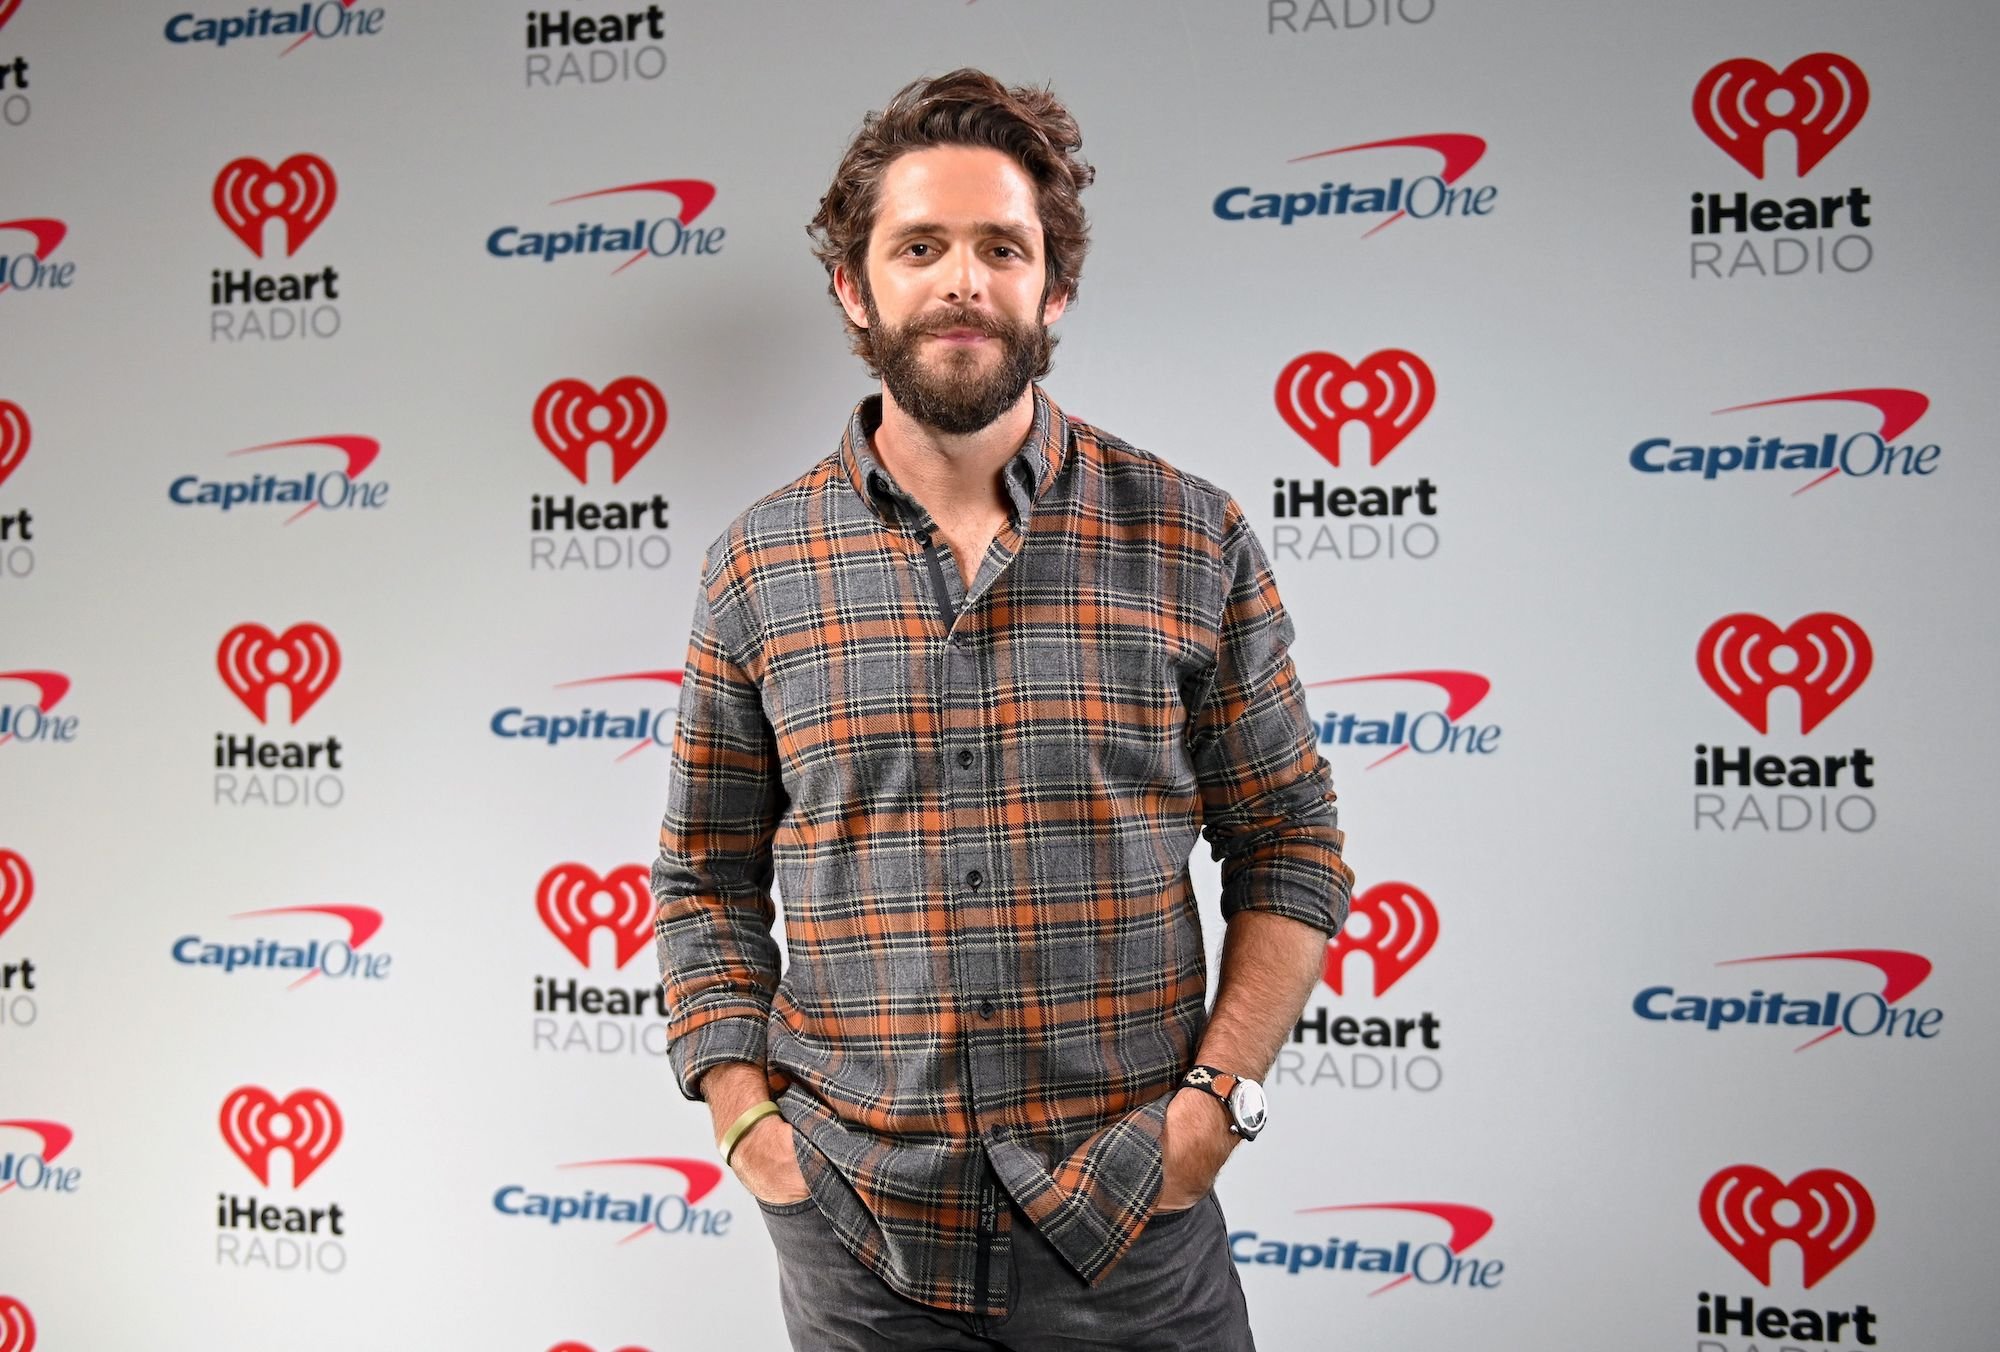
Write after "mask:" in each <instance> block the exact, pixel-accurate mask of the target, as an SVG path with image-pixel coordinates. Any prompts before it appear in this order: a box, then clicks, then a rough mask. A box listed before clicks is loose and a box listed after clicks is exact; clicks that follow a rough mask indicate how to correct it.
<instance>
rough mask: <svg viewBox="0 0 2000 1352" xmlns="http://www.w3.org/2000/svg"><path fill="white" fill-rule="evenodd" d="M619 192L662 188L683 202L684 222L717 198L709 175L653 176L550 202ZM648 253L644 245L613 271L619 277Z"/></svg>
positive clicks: (683, 223) (697, 214)
mask: <svg viewBox="0 0 2000 1352" xmlns="http://www.w3.org/2000/svg"><path fill="white" fill-rule="evenodd" d="M620 192H663V193H668V194H671V195H672V196H674V197H677V198H679V199H680V203H681V214H680V217H679V220H680V223H681V224H682V225H693V224H694V218H695V217H697V216H699V215H701V213H702V212H704V211H707V210H708V206H709V203H711V202H713V201H714V200H715V185H714V184H713V183H710V182H709V181H708V180H706V179H701V178H660V179H654V180H653V181H651V182H649V183H627V184H626V185H625V186H624V187H622V188H599V189H597V190H596V191H595V192H580V193H577V194H576V195H575V196H574V197H558V198H557V199H556V200H555V201H553V202H551V203H549V205H550V206H552V207H559V206H561V205H562V204H563V203H564V202H581V201H583V200H584V199H586V198H590V197H608V196H610V195H611V194H613V193H620ZM645 256H646V251H645V250H644V249H641V250H639V252H637V253H635V254H633V255H632V256H631V257H630V258H628V259H626V260H625V261H624V262H623V263H620V264H619V265H618V266H617V267H615V268H613V269H612V270H611V275H612V276H614V277H616V276H617V275H618V274H619V273H621V272H623V271H625V269H627V268H629V267H631V266H632V265H633V264H634V263H636V262H638V261H639V260H640V259H642V258H644V257H645Z"/></svg>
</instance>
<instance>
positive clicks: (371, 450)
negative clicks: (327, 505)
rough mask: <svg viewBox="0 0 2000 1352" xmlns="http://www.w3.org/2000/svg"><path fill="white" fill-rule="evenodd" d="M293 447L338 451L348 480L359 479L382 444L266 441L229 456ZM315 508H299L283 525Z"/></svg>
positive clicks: (309, 439) (372, 440) (319, 439)
mask: <svg viewBox="0 0 2000 1352" xmlns="http://www.w3.org/2000/svg"><path fill="white" fill-rule="evenodd" d="M293 446H326V447H330V448H331V449H333V450H336V451H339V452H340V453H341V454H342V455H344V456H346V457H347V477H348V478H349V479H358V478H360V477H361V472H362V471H363V470H365V469H367V468H368V467H369V466H370V465H372V464H374V463H375V457H376V456H378V455H380V454H382V443H381V442H379V441H377V440H376V439H375V438H374V437H346V436H333V437H299V438H297V439H296V440H293V441H267V442H265V443H264V444H263V445H262V446H245V447H244V448H243V449H242V450H240V451H231V452H230V454H231V455H252V454H255V453H256V452H258V451H280V450H285V449H287V448H289V447H293ZM317 506H319V504H318V503H317V502H309V503H307V504H306V505H305V506H303V507H301V508H299V510H298V511H296V512H293V513H292V514H291V515H290V516H288V517H286V518H285V524H286V525H287V526H289V525H291V524H292V523H293V522H294V521H297V520H298V519H299V518H300V517H302V516H304V515H305V514H306V513H307V512H310V511H311V510H312V509H313V508H315V507H317Z"/></svg>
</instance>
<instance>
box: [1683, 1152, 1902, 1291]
mask: <svg viewBox="0 0 2000 1352" xmlns="http://www.w3.org/2000/svg"><path fill="white" fill-rule="evenodd" d="M1701 1223H1702V1224H1703V1225H1705V1226H1707V1227H1708V1232H1709V1233H1710V1234H1711V1235H1714V1236H1715V1242H1716V1243H1718V1244H1720V1245H1721V1246H1722V1247H1723V1248H1725V1249H1727V1250H1729V1255H1730V1257H1732V1258H1734V1259H1735V1260H1736V1261H1737V1262H1739V1263H1741V1264H1742V1265H1743V1270H1744V1271H1746V1272H1748V1273H1749V1274H1750V1275H1751V1276H1752V1277H1755V1278H1756V1279H1757V1280H1758V1281H1759V1282H1761V1283H1763V1284H1764V1285H1765V1286H1769V1285H1770V1284H1771V1250H1772V1248H1773V1247H1775V1246H1776V1244H1777V1243H1778V1241H1779V1240H1781V1239H1789V1240H1791V1241H1792V1242H1793V1243H1794V1244H1797V1245H1798V1246H1799V1253H1800V1255H1801V1257H1802V1258H1803V1259H1804V1264H1803V1270H1804V1274H1805V1284H1806V1288H1807V1289H1808V1290H1810V1289H1811V1288H1812V1287H1813V1286H1815V1285H1817V1284H1818V1283H1819V1281H1820V1279H1821V1278H1823V1277H1825V1276H1826V1275H1827V1274H1828V1273H1829V1272H1832V1271H1833V1270H1834V1269H1835V1268H1837V1267H1839V1266H1840V1265H1841V1264H1842V1263H1844V1262H1846V1261H1847V1260H1848V1259H1849V1258H1850V1257H1852V1256H1853V1254H1854V1252H1855V1251H1856V1250H1857V1249H1859V1248H1860V1247H1861V1246H1862V1245H1863V1244H1865V1243H1867V1242H1868V1236H1869V1235H1870V1234H1871V1233H1872V1232H1873V1231H1874V1229H1875V1203H1874V1201H1873V1199H1871V1198H1870V1197H1869V1196H1868V1189H1866V1188H1864V1187H1862V1186H1861V1183H1860V1181H1859V1180H1857V1179H1856V1178H1854V1177H1853V1176H1852V1175H1851V1174H1844V1173H1842V1172H1840V1170H1838V1169H1808V1170H1806V1172H1804V1173H1802V1174H1800V1175H1799V1176H1798V1177H1797V1178H1795V1179H1793V1180H1792V1181H1791V1182H1790V1183H1784V1182H1780V1181H1779V1179H1778V1176H1777V1175H1776V1174H1774V1173H1771V1172H1770V1171H1769V1170H1767V1169H1759V1168H1758V1167H1757V1166H1756V1165H1754V1164H1733V1165H1731V1166H1730V1167H1729V1168H1727V1169H1724V1170H1723V1171H1722V1172H1721V1173H1719V1174H1717V1175H1716V1176H1715V1177H1713V1178H1711V1179H1709V1180H1708V1183H1707V1185H1706V1186H1704V1187H1703V1188H1702V1190H1701Z"/></svg>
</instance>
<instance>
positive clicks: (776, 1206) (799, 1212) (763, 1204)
mask: <svg viewBox="0 0 2000 1352" xmlns="http://www.w3.org/2000/svg"><path fill="white" fill-rule="evenodd" d="M753 1200H754V1201H755V1202H756V1203H757V1205H758V1206H759V1207H760V1208H762V1209H763V1212H764V1214H765V1215H767V1216H803V1215H805V1214H806V1212H808V1211H810V1210H812V1208H813V1205H814V1203H813V1199H812V1198H811V1197H810V1196H807V1197H801V1198H800V1199H799V1200H798V1201H796V1202H767V1201H765V1200H764V1199H763V1198H761V1197H757V1198H754V1199H753Z"/></svg>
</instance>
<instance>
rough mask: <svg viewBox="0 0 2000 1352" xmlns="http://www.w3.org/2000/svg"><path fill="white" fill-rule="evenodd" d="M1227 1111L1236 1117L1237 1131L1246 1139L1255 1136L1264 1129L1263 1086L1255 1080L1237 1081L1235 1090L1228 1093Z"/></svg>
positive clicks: (1266, 1107) (1265, 1105)
mask: <svg viewBox="0 0 2000 1352" xmlns="http://www.w3.org/2000/svg"><path fill="white" fill-rule="evenodd" d="M1229 1110H1230V1112H1232V1113H1234V1114H1235V1115H1236V1127H1237V1130H1238V1131H1241V1132H1242V1133H1243V1135H1244V1136H1246V1137H1250V1136H1255V1135H1256V1134H1257V1133H1258V1132H1260V1131H1262V1130H1263V1129H1264V1118H1265V1116H1266V1115H1267V1112H1268V1105H1267V1104H1266V1103H1265V1102H1264V1086H1263V1085H1261V1084H1258V1083H1257V1082H1256V1081H1255V1080H1238V1081H1237V1082H1236V1088H1234V1089H1232V1090H1230V1091H1229Z"/></svg>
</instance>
